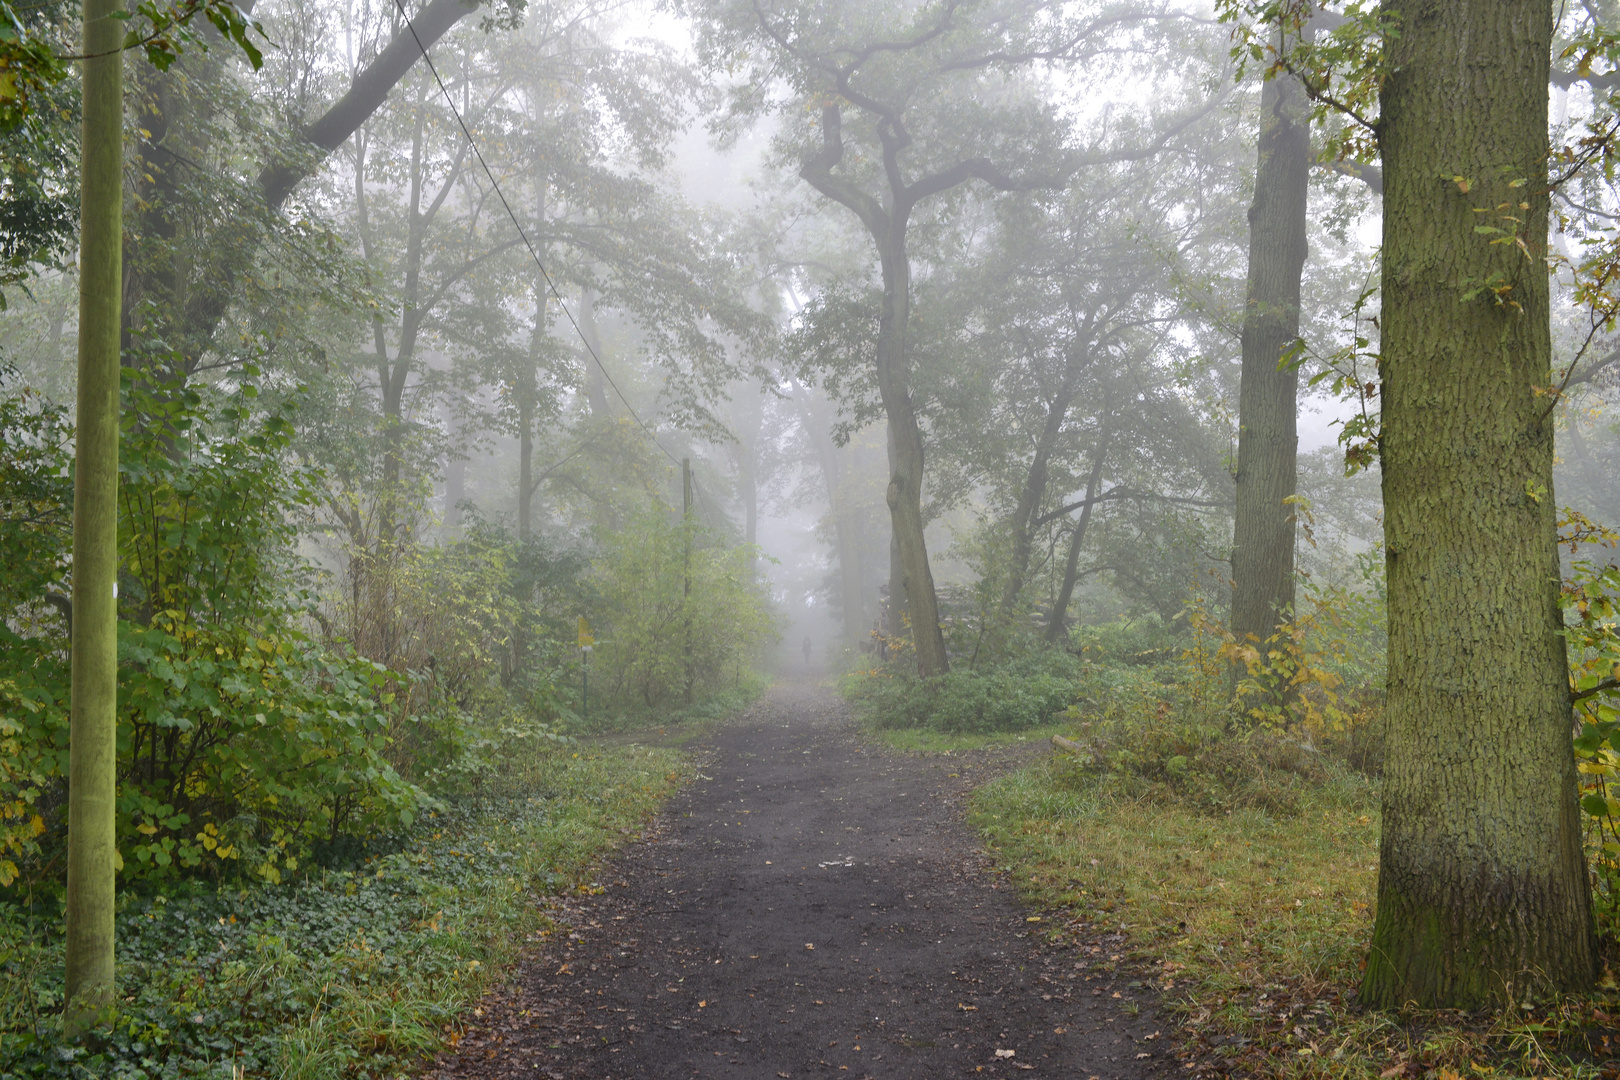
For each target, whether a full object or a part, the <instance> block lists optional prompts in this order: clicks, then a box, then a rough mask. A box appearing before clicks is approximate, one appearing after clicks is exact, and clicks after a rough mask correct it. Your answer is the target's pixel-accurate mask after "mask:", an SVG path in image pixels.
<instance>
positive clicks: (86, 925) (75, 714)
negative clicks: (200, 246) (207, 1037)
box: [63, 0, 124, 1036]
mask: <svg viewBox="0 0 1620 1080" xmlns="http://www.w3.org/2000/svg"><path fill="white" fill-rule="evenodd" d="M122 10H123V9H122V5H120V4H118V3H116V2H115V0H85V4H84V36H83V41H84V54H85V55H86V56H88V57H91V59H89V60H85V61H83V64H84V81H83V110H84V111H83V128H82V131H83V137H82V142H81V143H80V146H81V147H82V155H83V157H82V162H81V166H80V170H81V171H80V184H81V187H80V204H79V205H80V218H79V221H80V232H79V387H78V431H77V435H76V439H75V451H74V453H75V457H76V459H77V460H76V467H75V473H74V485H73V630H72V680H71V681H72V687H71V703H70V724H71V730H70V738H71V744H70V749H69V756H68V867H67V963H66V986H65V995H64V997H65V1002H66V1004H65V1007H64V1010H63V1023H64V1026H65V1027H66V1030H67V1032H68V1034H69V1035H72V1036H77V1035H79V1034H82V1033H84V1032H86V1031H88V1030H90V1029H92V1028H94V1027H98V1026H100V1025H101V1024H103V1023H107V1022H109V1021H110V1020H111V1013H112V1009H113V1002H114V996H113V978H114V971H113V945H114V941H113V902H114V898H115V893H116V886H117V882H116V871H115V869H114V866H115V861H116V859H117V846H116V845H117V838H116V835H115V831H114V830H115V814H114V798H115V795H116V790H117V758H116V753H117V750H116V743H117V731H118V718H117V706H118V601H117V588H118V584H117V583H118V412H119V410H118V368H119V309H120V307H121V303H120V300H121V296H122V291H123V290H122V277H123V231H124V230H123V198H124V186H123V167H124V137H123V128H124V103H123V80H124V75H123V71H124V68H123V53H122V45H123V37H124V24H123V22H122V21H121V20H119V19H116V18H114V17H113V16H114V13H117V12H121V11H122Z"/></svg>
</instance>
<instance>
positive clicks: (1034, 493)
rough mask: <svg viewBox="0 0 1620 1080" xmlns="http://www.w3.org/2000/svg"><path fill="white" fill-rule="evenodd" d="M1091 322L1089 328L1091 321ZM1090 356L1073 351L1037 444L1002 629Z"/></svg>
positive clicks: (1015, 529) (1015, 533)
mask: <svg viewBox="0 0 1620 1080" xmlns="http://www.w3.org/2000/svg"><path fill="white" fill-rule="evenodd" d="M1087 322H1088V324H1089V322H1090V320H1089V319H1088V320H1087ZM1088 332H1089V329H1088ZM1089 353H1090V350H1089V349H1088V348H1087V347H1085V345H1083V344H1076V345H1075V346H1074V347H1072V348H1071V349H1070V352H1069V355H1068V357H1067V358H1066V359H1065V362H1064V365H1063V381H1062V383H1061V384H1060V385H1059V386H1058V389H1057V393H1056V394H1055V395H1054V396H1053V398H1052V400H1051V402H1050V403H1049V404H1048V406H1047V409H1046V423H1045V424H1043V425H1042V427H1041V434H1040V437H1039V438H1038V439H1036V441H1035V456H1034V457H1033V458H1031V459H1030V463H1029V472H1028V473H1027V474H1026V476H1025V478H1024V488H1023V490H1022V491H1021V492H1020V493H1019V496H1018V506H1017V508H1016V509H1015V510H1014V511H1013V520H1012V553H1011V558H1010V559H1009V561H1008V566H1007V584H1006V587H1005V588H1004V589H1003V591H1002V594H1001V613H1000V622H1001V623H1002V625H1005V624H1006V623H1007V622H1008V621H1009V620H1010V619H1011V618H1012V617H1013V611H1014V608H1015V607H1016V606H1017V604H1018V594H1019V593H1021V592H1023V591H1024V576H1025V575H1026V574H1027V573H1028V572H1029V557H1030V547H1031V544H1032V543H1033V534H1034V531H1035V530H1034V528H1033V525H1032V523H1033V522H1034V520H1035V511H1036V509H1037V508H1038V507H1039V506H1040V505H1041V501H1042V500H1043V499H1045V498H1046V481H1047V467H1048V465H1049V464H1050V462H1051V460H1052V452H1053V450H1055V449H1056V448H1057V441H1058V436H1059V435H1060V434H1062V432H1063V422H1064V420H1066V419H1067V418H1068V415H1069V405H1070V404H1071V403H1073V401H1074V393H1075V381H1076V379H1077V378H1078V377H1079V374H1080V370H1081V368H1082V367H1083V366H1084V360H1085V358H1087V357H1088V356H1089Z"/></svg>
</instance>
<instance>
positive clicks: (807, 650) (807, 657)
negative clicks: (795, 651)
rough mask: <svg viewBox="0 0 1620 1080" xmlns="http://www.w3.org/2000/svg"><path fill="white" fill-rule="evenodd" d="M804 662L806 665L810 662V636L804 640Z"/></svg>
mask: <svg viewBox="0 0 1620 1080" xmlns="http://www.w3.org/2000/svg"><path fill="white" fill-rule="evenodd" d="M804 662H805V663H806V664H808V663H809V662H810V638H809V636H808V635H807V636H806V637H805V639H804Z"/></svg>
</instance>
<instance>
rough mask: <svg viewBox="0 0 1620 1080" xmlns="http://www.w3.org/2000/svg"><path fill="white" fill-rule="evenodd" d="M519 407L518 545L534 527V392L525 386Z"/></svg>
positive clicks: (518, 397)
mask: <svg viewBox="0 0 1620 1080" xmlns="http://www.w3.org/2000/svg"><path fill="white" fill-rule="evenodd" d="M516 397H517V407H518V510H517V516H518V527H517V534H518V543H520V544H526V543H528V542H529V534H530V530H531V529H532V528H533V527H534V525H533V522H534V392H533V387H532V386H523V387H520V388H519V389H518V392H517V394H516Z"/></svg>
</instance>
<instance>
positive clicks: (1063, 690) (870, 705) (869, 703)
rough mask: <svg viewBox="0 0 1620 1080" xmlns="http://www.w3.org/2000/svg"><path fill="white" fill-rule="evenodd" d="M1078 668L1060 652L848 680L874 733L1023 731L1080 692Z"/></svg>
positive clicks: (893, 670) (895, 668) (892, 669)
mask: <svg viewBox="0 0 1620 1080" xmlns="http://www.w3.org/2000/svg"><path fill="white" fill-rule="evenodd" d="M1083 686H1084V682H1083V664H1082V663H1081V661H1079V660H1077V659H1076V658H1075V657H1073V656H1071V655H1069V654H1068V653H1065V652H1062V651H1060V650H1057V649H1041V650H1037V651H1034V652H1029V653H1025V654H1024V655H1022V656H1018V657H1016V658H1014V659H1012V660H1009V661H1007V662H1005V663H1001V664H994V665H981V666H979V667H976V668H957V669H955V670H952V671H950V672H949V673H947V674H945V675H940V676H937V677H935V678H931V679H923V678H918V677H917V676H916V675H913V674H910V673H909V672H907V671H905V670H903V669H902V668H901V667H900V665H899V664H891V665H889V666H887V667H885V668H882V669H879V670H876V671H866V672H857V673H855V674H853V675H851V676H850V677H849V678H847V679H846V680H845V683H844V688H845V692H846V694H847V695H848V696H849V697H850V698H851V700H852V701H853V702H854V704H855V707H856V709H857V711H858V712H860V714H861V715H862V716H863V718H865V719H866V720H867V721H868V722H869V723H871V724H873V725H874V726H876V727H879V728H927V729H930V730H933V731H943V732H950V733H952V734H988V733H991V732H1001V731H1021V730H1023V729H1025V728H1030V727H1034V726H1035V725H1037V724H1043V723H1049V722H1050V721H1051V720H1052V717H1053V715H1054V714H1056V713H1058V712H1061V711H1062V710H1063V709H1065V708H1067V707H1068V706H1069V705H1070V704H1071V703H1072V702H1073V701H1074V700H1075V698H1076V697H1077V696H1078V695H1079V694H1080V693H1081V692H1082V689H1083Z"/></svg>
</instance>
